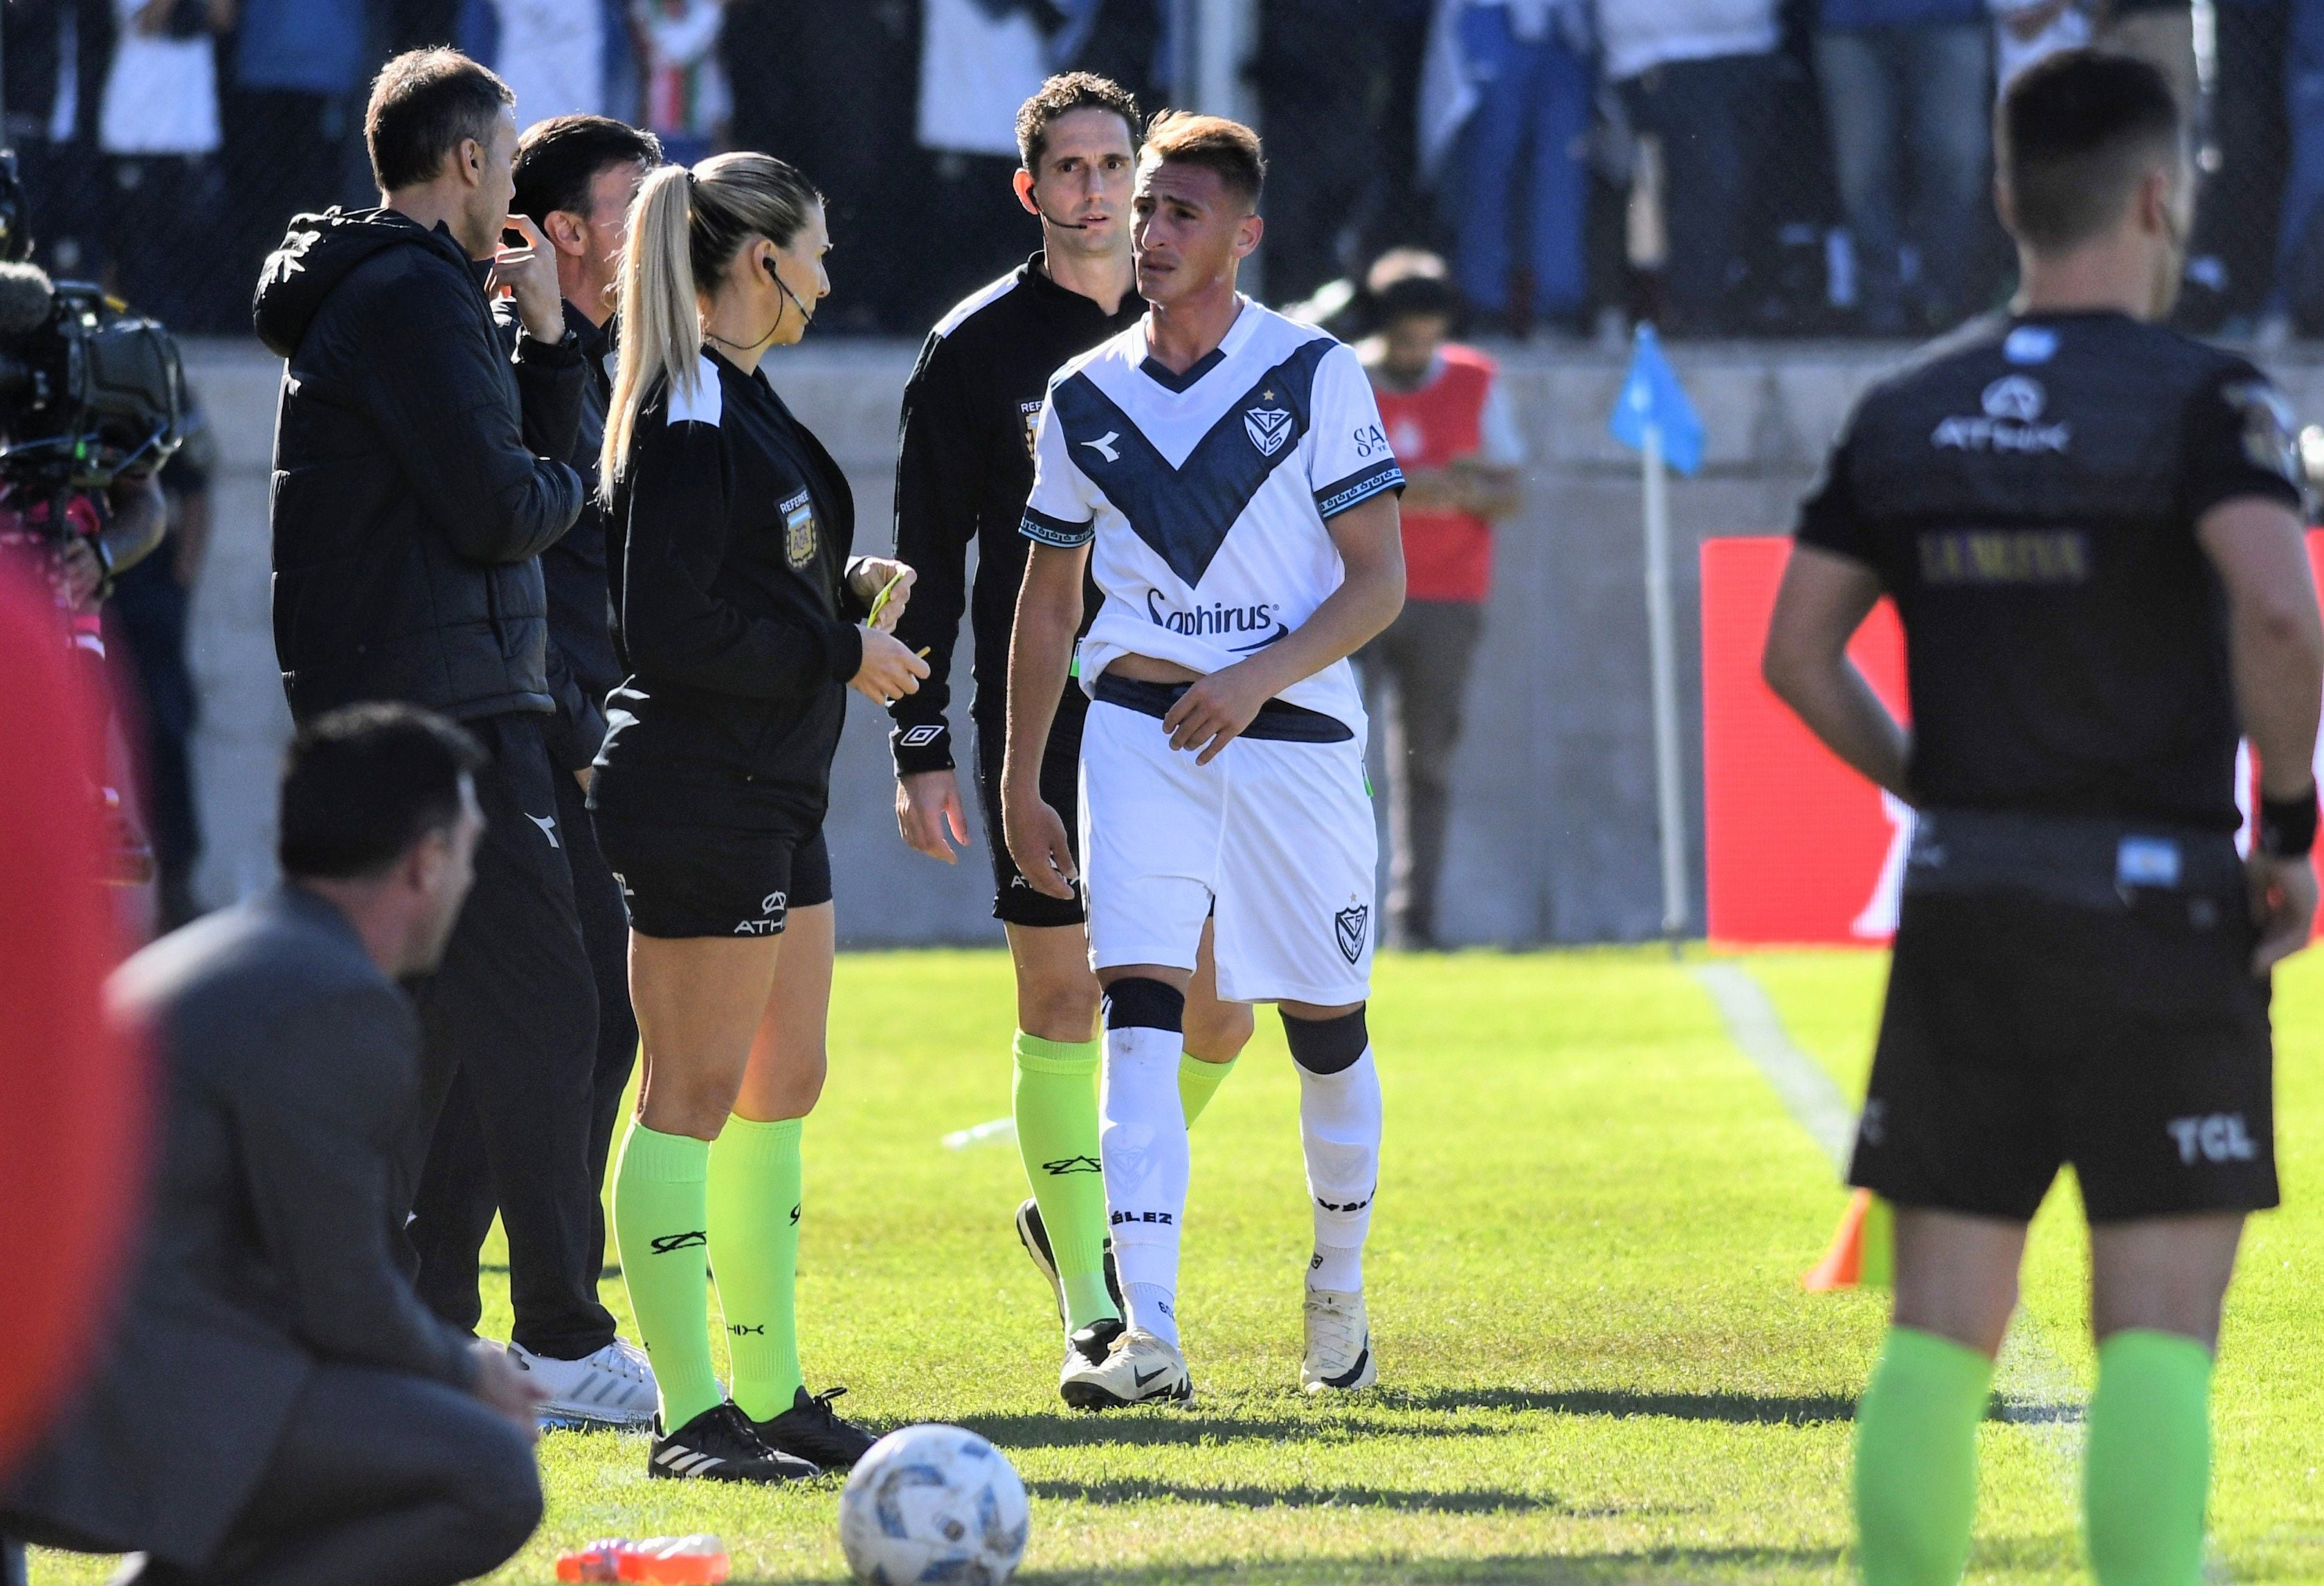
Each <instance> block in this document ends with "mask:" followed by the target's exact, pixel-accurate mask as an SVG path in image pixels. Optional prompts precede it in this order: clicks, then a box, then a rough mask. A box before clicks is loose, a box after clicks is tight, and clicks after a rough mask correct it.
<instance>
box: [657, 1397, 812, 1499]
mask: <svg viewBox="0 0 2324 1586" xmlns="http://www.w3.org/2000/svg"><path fill="white" fill-rule="evenodd" d="M646 1474H647V1475H649V1476H656V1477H661V1478H665V1479H671V1480H677V1479H687V1480H695V1481H798V1480H802V1479H805V1478H807V1477H809V1476H815V1475H819V1474H821V1471H820V1470H817V1468H816V1465H815V1464H814V1462H813V1461H807V1460H802V1459H800V1458H799V1457H798V1455H796V1454H791V1453H786V1452H783V1451H781V1450H779V1449H772V1448H769V1447H768V1446H767V1445H766V1443H765V1442H763V1441H762V1440H761V1438H760V1436H759V1434H758V1433H757V1432H755V1431H754V1430H752V1426H751V1418H750V1417H749V1416H748V1415H745V1414H742V1411H741V1410H739V1409H737V1408H736V1407H735V1406H734V1405H733V1401H731V1400H730V1401H728V1402H727V1403H725V1404H723V1405H717V1406H716V1407H715V1408H713V1409H708V1410H705V1411H703V1412H702V1414H699V1415H696V1417H695V1418H694V1419H693V1420H691V1421H688V1422H687V1424H685V1425H683V1426H681V1427H679V1428H678V1430H677V1431H676V1432H672V1433H664V1432H663V1431H662V1429H661V1418H660V1417H659V1416H656V1417H655V1418H654V1440H653V1452H652V1453H651V1454H650V1455H649V1456H648V1457H647V1461H646Z"/></svg>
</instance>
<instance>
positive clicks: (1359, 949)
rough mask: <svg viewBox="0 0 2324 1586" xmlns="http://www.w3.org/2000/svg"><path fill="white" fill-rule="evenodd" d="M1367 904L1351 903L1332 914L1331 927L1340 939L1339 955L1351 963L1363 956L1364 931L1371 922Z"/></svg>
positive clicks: (1369, 909)
mask: <svg viewBox="0 0 2324 1586" xmlns="http://www.w3.org/2000/svg"><path fill="white" fill-rule="evenodd" d="M1371 914H1372V911H1371V908H1370V906H1369V904H1350V905H1349V906H1348V907H1346V908H1344V909H1342V910H1341V911H1340V912H1339V913H1338V914H1333V916H1332V929H1333V932H1334V933H1335V934H1336V935H1337V936H1338V937H1339V939H1340V956H1341V957H1342V958H1343V959H1345V960H1348V962H1350V963H1351V964H1352V963H1354V962H1355V961H1356V960H1359V959H1360V958H1362V957H1363V956H1364V931H1365V929H1366V928H1367V927H1368V926H1369V925H1370V923H1371Z"/></svg>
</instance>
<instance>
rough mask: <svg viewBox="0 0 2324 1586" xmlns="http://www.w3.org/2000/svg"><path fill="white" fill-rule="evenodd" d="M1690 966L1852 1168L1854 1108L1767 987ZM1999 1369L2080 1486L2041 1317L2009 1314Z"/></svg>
mask: <svg viewBox="0 0 2324 1586" xmlns="http://www.w3.org/2000/svg"><path fill="white" fill-rule="evenodd" d="M1692 974H1693V976H1694V978H1695V979H1696V980H1697V981H1699V982H1700V983H1701V986H1702V988H1703V989H1704V990H1706V991H1708V992H1709V993H1710V994H1711V1002H1712V1003H1713V1004H1714V1005H1715V1006H1717V1007H1718V1009H1719V1016H1720V1019H1721V1020H1722V1021H1723V1022H1724V1023H1725V1024H1726V1025H1727V1034H1728V1038H1729V1040H1731V1041H1733V1042H1734V1043H1735V1044H1736V1046H1737V1048H1738V1049H1739V1050H1740V1051H1741V1052H1742V1053H1743V1055H1744V1056H1746V1057H1748V1058H1749V1059H1750V1060H1751V1062H1752V1064H1753V1066H1755V1067H1756V1068H1757V1069H1758V1071H1760V1072H1761V1073H1762V1074H1764V1075H1766V1080H1767V1083H1768V1084H1769V1085H1770V1086H1771V1087H1773V1088H1774V1090H1775V1095H1776V1098H1777V1099H1779V1100H1781V1101H1782V1102H1783V1104H1784V1110H1785V1111H1786V1112H1789V1113H1790V1114H1791V1115H1792V1118H1794V1121H1796V1122H1797V1123H1798V1124H1799V1126H1800V1127H1802V1128H1803V1129H1805V1130H1806V1131H1807V1132H1808V1135H1809V1136H1810V1137H1811V1138H1812V1139H1813V1140H1814V1141H1815V1143H1816V1144H1817V1145H1820V1146H1821V1147H1822V1148H1823V1154H1824V1155H1826V1156H1828V1157H1830V1158H1831V1164H1832V1166H1833V1167H1835V1168H1837V1169H1839V1170H1840V1172H1841V1173H1846V1172H1847V1171H1848V1158H1849V1152H1850V1150H1851V1149H1852V1148H1853V1147H1854V1145H1855V1142H1856V1108H1853V1107H1851V1106H1849V1102H1848V1098H1847V1097H1845V1096H1843V1095H1842V1094H1841V1093H1840V1087H1839V1086H1838V1085H1836V1084H1834V1083H1833V1082H1832V1079H1831V1075H1830V1074H1828V1073H1826V1072H1824V1071H1823V1069H1822V1068H1821V1065H1819V1064H1818V1063H1817V1062H1816V1061H1815V1060H1814V1059H1813V1058H1812V1057H1810V1056H1809V1055H1808V1054H1807V1053H1804V1052H1802V1051H1801V1050H1800V1049H1799V1048H1798V1047H1797V1046H1796V1045H1794V1043H1793V1042H1792V1038H1791V1035H1790V1034H1788V1033H1787V1032H1786V1031H1785V1030H1784V1020H1783V1016H1782V1015H1781V1014H1779V1013H1777V1012H1776V1011H1775V1003H1774V1002H1772V1001H1771V1000H1769V998H1768V997H1767V993H1766V989H1765V988H1763V987H1761V986H1760V984H1759V982H1758V981H1757V979H1755V978H1753V977H1752V974H1751V971H1750V970H1748V969H1745V968H1744V967H1743V966H1742V965H1740V964H1737V963H1708V964H1697V965H1695V966H1694V967H1693V969H1692ZM1995 1377H1996V1383H1997V1387H1999V1388H2000V1390H2001V1418H2002V1419H2003V1420H2005V1421H2007V1422H2009V1423H2011V1424H2014V1425H2017V1426H2020V1427H2023V1428H2024V1430H2025V1432H2026V1433H2027V1434H2028V1435H2030V1436H2031V1437H2032V1438H2033V1441H2034V1442H2036V1443H2038V1444H2040V1445H2041V1446H2042V1447H2043V1449H2044V1450H2046V1451H2047V1452H2048V1453H2049V1454H2050V1456H2051V1459H2052V1462H2053V1463H2054V1464H2055V1465H2056V1466H2057V1469H2058V1475H2059V1477H2060V1479H2061V1481H2063V1482H2064V1483H2065V1485H2066V1486H2067V1488H2068V1489H2070V1490H2078V1487H2077V1482H2078V1479H2079V1477H2078V1473H2079V1471H2080V1468H2081V1457H2082V1446H2081V1445H2082V1438H2081V1425H2082V1392H2081V1387H2080V1384H2078V1383H2077V1382H2076V1381H2075V1380H2074V1376H2073V1373H2072V1372H2070V1371H2069V1370H2068V1369H2067V1368H2066V1366H2065V1363H2064V1362H2063V1361H2061V1359H2058V1356H2057V1353H2056V1351H2054V1350H2053V1349H2051V1348H2050V1346H2049V1345H2048V1343H2046V1342H2045V1341H2043V1337H2042V1330H2041V1325H2040V1323H2038V1322H2035V1321H2034V1320H2033V1318H2032V1317H2031V1316H2029V1315H2028V1314H2026V1312H2024V1310H2023V1309H2022V1308H2021V1309H2020V1310H2019V1311H2018V1312H2017V1313H2016V1315H2015V1316H2013V1317H2012V1318H2011V1319H2010V1322H2009V1336H2008V1337H2007V1338H2006V1340H2003V1343H2002V1346H2001V1359H2000V1360H1999V1361H1998V1362H1997V1369H1996V1371H1995Z"/></svg>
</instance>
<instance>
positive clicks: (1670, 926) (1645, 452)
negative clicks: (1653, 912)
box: [1640, 419, 1687, 953]
mask: <svg viewBox="0 0 2324 1586" xmlns="http://www.w3.org/2000/svg"><path fill="white" fill-rule="evenodd" d="M1645 430H1646V433H1645V437H1644V439H1645V441H1646V444H1645V445H1644V446H1643V447H1641V448H1640V452H1641V460H1642V464H1643V467H1644V470H1645V475H1646V645H1647V650H1648V654H1649V663H1650V668H1651V672H1652V678H1653V685H1654V711H1655V815H1656V823H1657V824H1658V825H1659V826H1660V827H1661V828H1662V862H1663V936H1664V938H1665V940H1666V941H1669V943H1670V944H1671V951H1672V952H1674V953H1675V952H1676V951H1678V944H1679V941H1680V939H1681V938H1683V936H1684V935H1685V934H1686V924H1687V917H1686V916H1687V909H1686V828H1685V825H1684V823H1683V822H1684V813H1683V807H1682V803H1681V799H1680V791H1679V754H1678V729H1679V728H1678V650H1677V635H1676V634H1675V632H1674V626H1673V624H1672V621H1671V571H1670V482H1669V480H1668V479H1667V478H1665V475H1664V472H1663V427H1662V425H1661V424H1660V423H1658V422H1655V421H1654V420H1652V419H1649V420H1648V421H1647V422H1646V426H1645Z"/></svg>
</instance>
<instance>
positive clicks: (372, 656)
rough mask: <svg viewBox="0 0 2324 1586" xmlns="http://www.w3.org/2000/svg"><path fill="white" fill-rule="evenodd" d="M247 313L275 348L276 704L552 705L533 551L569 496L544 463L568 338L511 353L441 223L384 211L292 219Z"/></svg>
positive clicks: (556, 470) (577, 397)
mask: <svg viewBox="0 0 2324 1586" xmlns="http://www.w3.org/2000/svg"><path fill="white" fill-rule="evenodd" d="M254 310H255V314H254V317H255V320H256V323H257V328H258V335H259V339H260V340H262V341H263V342H264V343H265V344H266V345H267V347H268V348H269V349H271V350H272V351H273V352H275V353H278V354H280V355H281V357H284V358H285V359H286V360H288V361H287V363H286V364H285V366H284V368H283V373H282V393H281V405H280V407H279V410H278V412H277V414H276V419H275V427H274V478H273V514H272V517H273V532H274V649H275V654H276V657H277V659H278V660H279V662H280V663H281V668H282V686H283V691H284V692H285V693H286V694H288V695H289V697H290V701H291V716H292V717H293V718H294V719H298V720H301V721H304V720H307V719H310V718H312V717H314V716H316V715H318V713H320V712H322V711H325V710H330V709H332V708H333V707H335V706H338V705H344V704H347V703H349V702H351V701H353V700H407V701H409V702H410V703H412V704H416V705H425V706H428V707H429V708H430V709H432V710H439V711H442V712H443V713H444V714H446V715H447V716H451V717H455V718H460V719H474V718H477V717H484V716H493V715H498V714H501V713H503V712H506V711H512V710H513V711H549V710H553V709H554V708H555V705H556V701H555V700H554V698H553V697H552V696H551V694H550V692H549V678H548V672H547V648H548V640H549V622H548V602H547V598H546V596H545V594H544V591H543V589H542V585H541V578H540V567H539V562H538V561H536V560H535V559H536V558H537V557H539V554H540V553H541V552H543V551H545V550H547V549H548V548H549V546H551V545H553V544H555V543H557V541H558V537H559V536H560V535H562V534H563V533H565V531H566V530H567V528H569V527H570V526H571V525H572V523H573V519H574V515H575V514H576V513H577V512H578V511H579V510H580V506H581V481H580V479H579V478H578V477H577V476H576V475H575V473H574V472H573V470H572V468H569V467H567V465H566V464H565V463H564V462H563V461H562V460H560V459H562V458H564V457H565V456H566V455H567V453H568V452H569V451H570V450H571V449H572V444H573V442H572V435H573V431H574V426H575V424H576V422H578V414H579V408H580V401H581V376H582V370H581V354H580V349H579V348H577V347H576V345H574V341H573V339H572V338H571V337H569V336H568V337H567V338H566V339H564V340H562V341H560V342H558V343H556V344H554V345H545V344H543V343H541V342H538V341H535V340H533V339H532V338H530V336H525V337H521V338H519V339H518V341H517V344H516V350H515V352H514V354H513V356H512V355H511V354H510V353H508V352H507V351H506V350H504V348H503V344H502V342H501V340H500V339H499V337H498V335H497V334H496V333H495V331H494V329H493V317H492V311H491V308H490V305H489V304H488V303H487V302H486V301H485V299H484V283H483V279H482V275H481V273H480V271H479V269H478V267H477V266H476V265H475V264H474V263H473V262H472V261H471V260H470V259H469V258H468V256H467V255H466V253H464V252H463V251H462V250H461V248H460V246H459V245H458V244H457V243H456V242H454V241H453V240H452V237H451V235H450V233H448V232H447V231H446V230H444V229H443V228H442V227H438V228H437V229H436V230H433V231H429V230H428V229H426V228H424V227H421V226H420V225H419V224H418V223H417V222H415V221H412V220H410V219H408V218H405V217H403V216H401V215H399V214H397V213H396V212H395V211H393V210H392V209H368V210H361V211H356V212H353V213H348V212H345V211H341V210H337V209H333V210H331V211H329V212H327V213H326V214H322V215H301V216H300V217H298V218H296V219H294V220H293V221H292V222H291V232H290V235H289V236H288V237H285V238H284V239H283V243H282V246H281V248H279V249H277V250H276V251H275V253H274V254H273V255H272V256H270V257H269V258H268V260H267V261H266V269H265V271H264V273H263V274H262V275H261V276H260V278H259V283H258V292H257V299H256V302H255V304H254ZM528 436H530V437H532V442H531V443H530V444H528V439H527V438H528ZM536 447H538V448H539V450H535V448H536Z"/></svg>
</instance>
